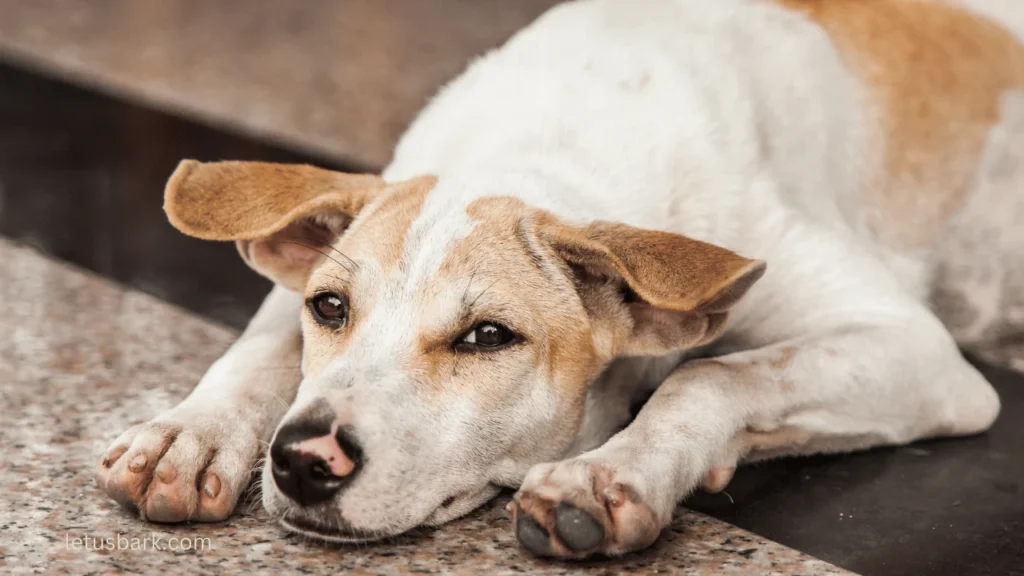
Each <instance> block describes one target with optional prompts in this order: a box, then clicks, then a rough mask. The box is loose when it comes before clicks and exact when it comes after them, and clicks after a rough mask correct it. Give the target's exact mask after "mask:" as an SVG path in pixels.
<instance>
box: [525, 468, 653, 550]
mask: <svg viewBox="0 0 1024 576" xmlns="http://www.w3.org/2000/svg"><path fill="white" fill-rule="evenodd" d="M509 507H510V509H511V511H512V516H513V523H514V524H515V527H516V537H517V538H518V539H519V542H520V544H522V546H523V548H525V549H526V550H528V551H530V552H532V553H534V554H537V555H539V556H554V557H558V558H584V557H587V556H591V555H594V554H604V555H607V556H615V555H620V554H625V553H626V552H630V551H632V550H640V549H642V548H646V547H648V546H650V545H651V544H652V543H654V541H655V540H657V538H658V535H659V534H660V533H661V528H662V526H661V523H660V522H659V521H658V519H657V515H656V514H655V513H654V511H653V510H652V508H651V507H650V506H649V505H648V504H647V503H646V502H645V501H644V498H643V496H642V495H641V494H640V493H639V492H638V490H637V482H636V481H635V479H633V478H631V477H630V473H629V472H627V471H625V470H622V469H619V468H617V467H615V466H614V465H611V464H609V463H607V462H601V461H593V460H586V459H583V458H574V459H571V460H565V461H562V462H556V463H553V464H540V465H538V466H534V467H533V468H532V469H531V470H530V472H529V473H528V474H527V475H526V479H525V480H524V481H523V485H522V487H521V488H520V489H519V492H518V493H516V495H515V498H514V499H513V501H512V502H510V503H509Z"/></svg>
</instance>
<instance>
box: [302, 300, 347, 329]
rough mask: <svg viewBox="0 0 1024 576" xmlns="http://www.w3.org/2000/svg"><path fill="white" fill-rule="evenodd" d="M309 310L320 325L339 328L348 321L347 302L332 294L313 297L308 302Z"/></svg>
mask: <svg viewBox="0 0 1024 576" xmlns="http://www.w3.org/2000/svg"><path fill="white" fill-rule="evenodd" d="M309 308H310V310H312V311H313V316H314V317H315V318H316V319H317V321H318V322H320V323H321V324H330V325H332V326H340V325H342V324H344V323H345V320H346V319H348V300H347V299H346V298H345V297H344V296H341V295H339V294H334V293H333V292H324V293H323V294H317V295H316V296H313V298H311V299H310V301H309Z"/></svg>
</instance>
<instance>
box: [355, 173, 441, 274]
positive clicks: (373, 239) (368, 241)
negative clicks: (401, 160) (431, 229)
mask: <svg viewBox="0 0 1024 576" xmlns="http://www.w3.org/2000/svg"><path fill="white" fill-rule="evenodd" d="M434 183H435V182H434V181H433V180H428V179H424V180H423V181H422V182H418V183H417V184H416V185H414V186H406V187H402V188H398V189H396V190H394V191H392V192H391V193H390V194H388V195H387V197H386V198H384V200H382V201H381V202H380V203H379V204H377V205H374V206H373V207H372V208H370V209H369V210H372V211H370V212H369V213H368V214H366V215H365V216H364V220H363V221H362V222H361V223H360V226H359V231H358V238H353V239H352V240H353V241H357V242H356V243H357V244H358V246H355V245H353V242H348V245H349V247H350V248H349V247H347V248H346V249H351V250H352V251H353V252H354V253H359V254H364V255H366V256H367V257H371V258H374V259H375V260H376V261H377V262H378V263H379V264H380V265H381V266H382V267H383V268H385V269H387V268H394V267H396V266H399V265H400V264H401V263H402V256H403V254H404V253H405V240H406V237H407V236H408V235H409V229H410V228H411V227H412V223H413V222H414V221H415V220H416V218H418V217H419V215H420V213H421V212H422V210H423V203H424V202H426V200H427V195H428V194H429V193H430V191H431V190H432V189H433V187H434Z"/></svg>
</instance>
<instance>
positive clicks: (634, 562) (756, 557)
mask: <svg viewBox="0 0 1024 576" xmlns="http://www.w3.org/2000/svg"><path fill="white" fill-rule="evenodd" d="M234 336H235V333H234V332H233V331H231V330H229V329H226V328H224V327H221V326H217V325H215V324H212V323H210V322H208V321H206V320H203V319H200V318H198V317H196V316H193V315H191V314H189V313H186V312H184V311H182V310H180V309H177V308H174V307H172V306H170V305H168V304H166V303H163V302H161V301H159V300H156V299H154V298H152V297H149V296H145V295H142V294H139V293H136V292H132V291H127V290H124V289H122V288H120V287H118V286H116V285H114V284H111V283H110V282H108V281H106V280H104V279H101V278H99V277H95V276H92V275H89V274H86V273H83V272H81V271H79V270H77V269H73V268H71V267H70V266H68V265H65V264H61V263H58V262H54V261H52V260H49V259H48V258H46V257H44V256H41V255H40V254H38V253H36V252H34V251H32V250H29V249H27V248H23V247H20V246H17V245H15V244H13V243H11V242H9V241H6V240H3V239H0V422H3V425H2V426H0V446H3V464H2V466H3V468H2V470H3V471H2V473H0V573H6V574H27V573H33V572H39V573H73V574H83V573H114V572H118V571H126V572H133V573H157V572H159V573H162V574H167V575H171V574H195V573H219V572H224V573H238V572H242V571H245V572H253V573H256V572H289V571H304V572H323V573H351V574H408V573H445V574H512V573H531V574H576V573H592V574H609V573H618V572H625V571H628V572H631V573H636V574H654V573H678V574H783V575H790V574H849V573H848V572H845V571H843V570H840V569H838V568H835V567H833V566H831V565H829V564H827V563H825V562H822V561H820V560H817V559H814V558H811V557H809V556H806V555H804V554H801V553H799V552H797V551H794V550H791V549H789V548H786V547H784V546H782V545H779V544H777V543H774V542H771V541H767V540H765V539H763V538H760V537H758V536H756V535H753V534H750V533H748V532H745V531H743V530H740V529H738V528H735V527H733V526H731V525H729V524H724V523H722V522H719V521H717V520H713V519H711V518H709V517H706V516H703V515H701V514H697V513H694V512H689V511H685V510H682V511H680V514H679V515H678V517H677V519H676V521H675V522H674V523H673V524H672V526H671V527H670V528H669V529H667V530H666V531H665V533H664V534H663V535H662V537H661V539H660V540H659V541H658V542H657V543H656V544H655V546H654V547H653V548H651V549H650V550H648V551H646V552H644V553H641V554H635V555H632V556H629V557H627V558H624V559H619V560H606V561H599V562H593V563H589V564H579V563H551V562H545V561H540V560H536V559H533V558H530V557H528V556H526V555H525V554H524V553H522V552H521V551H520V550H519V548H518V545H517V544H516V540H515V537H514V535H513V532H512V529H511V527H510V524H509V520H508V519H507V518H506V517H505V514H504V510H503V505H504V501H505V498H499V499H498V500H497V501H496V502H494V503H492V504H491V505H488V506H486V507H484V509H482V510H479V511H477V512H475V513H473V514H471V515H470V516H469V517H467V518H464V519H461V520H458V521H456V522H453V523H451V524H448V525H446V526H444V527H442V528H440V529H436V530H422V531H419V532H416V533H414V534H410V535H406V536H402V537H400V538H397V539H395V540H394V541H392V542H388V543H383V544H375V545H361V546H348V547H343V546H329V545H324V544H319V543H316V542H310V541H305V540H303V539H301V538H299V537H296V536H291V535H288V534H286V533H285V532H283V531H282V530H281V529H280V528H279V527H277V526H275V525H273V524H272V523H270V522H269V521H268V520H267V519H266V518H265V517H264V515H263V513H262V511H261V510H260V508H259V505H258V503H256V502H250V503H248V504H246V505H245V506H244V510H243V511H242V512H241V513H240V514H237V515H236V516H235V517H233V518H232V519H231V520H230V521H228V522H226V523H223V524H218V525H196V524H191V525H180V526H160V525H152V524H145V523H143V522H141V521H140V520H138V519H137V518H136V517H135V516H134V515H133V514H132V513H130V512H128V511H126V510H124V509H122V508H120V507H119V506H117V505H116V504H115V503H114V502H113V501H111V500H109V499H107V498H106V497H105V496H104V495H103V494H101V493H100V492H99V490H98V489H96V488H95V486H94V484H93V480H92V469H93V466H94V465H95V462H96V459H97V458H98V456H99V454H100V452H101V450H102V449H103V448H105V447H106V446H107V444H108V443H109V442H110V441H111V440H112V439H113V438H114V437H115V436H116V435H117V434H118V433H119V432H120V431H121V430H122V429H124V428H125V427H127V426H129V425H131V424H134V423H137V422H141V421H144V420H147V419H149V418H151V417H152V416H154V415H156V414H157V413H158V412H160V411H161V410H163V409H165V408H168V407H170V406H172V405H173V404H174V403H176V402H177V401H179V400H180V399H181V398H183V397H184V396H185V394H186V393H187V392H188V391H189V389H190V388H191V387H192V385H193V383H194V382H195V381H196V380H197V378H198V377H199V376H200V375H201V374H202V372H203V371H204V370H205V369H206V367H207V366H208V365H209V364H210V363H211V362H212V361H213V360H214V359H215V358H216V357H217V356H218V355H219V354H220V353H221V352H223V351H224V350H225V349H226V348H227V346H228V345H229V343H230V342H231V340H232V339H233V338H234ZM86 537H88V538H89V542H88V543H87V542H86V541H85V540H84V539H85V538H86ZM119 537H120V539H121V540H120V542H121V543H120V544H118V538H119ZM76 538H78V539H81V540H79V541H78V542H76V540H75V539H76ZM146 538H149V540H148V541H147V542H143V539H146ZM172 538H178V539H188V540H187V541H186V540H178V541H175V542H174V543H173V544H174V545H176V547H177V548H181V547H182V546H184V545H185V543H186V542H191V544H192V546H194V547H195V546H201V547H203V548H204V549H202V550H189V551H183V550H180V549H171V548H172V540H171V539H172ZM107 539H112V541H111V542H110V546H108V542H107ZM132 539H138V540H137V541H136V543H135V547H136V548H137V549H131V547H132V545H133V542H132ZM202 539H208V540H202ZM154 542H155V544H154ZM118 546H121V547H127V548H128V549H117V547H118ZM142 546H145V549H138V548H140V547H142ZM86 547H88V548H89V549H85V548H86ZM97 548H105V549H103V550H97ZM108 548H114V549H108Z"/></svg>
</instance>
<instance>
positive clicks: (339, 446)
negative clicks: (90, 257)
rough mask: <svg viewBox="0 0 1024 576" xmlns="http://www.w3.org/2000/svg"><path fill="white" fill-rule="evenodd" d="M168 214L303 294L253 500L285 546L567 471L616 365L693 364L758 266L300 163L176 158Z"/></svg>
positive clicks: (441, 516)
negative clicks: (543, 468) (686, 358)
mask: <svg viewBox="0 0 1024 576" xmlns="http://www.w3.org/2000/svg"><path fill="white" fill-rule="evenodd" d="M165 208H166V210H167V212H168V215H169V217H170V219H171V222H172V223H173V224H174V225H175V226H176V227H177V228H179V229H180V230H182V231H183V232H185V233H187V234H189V235H192V236H196V237H199V238H205V239H210V240H234V241H236V242H237V244H238V248H239V250H240V252H241V254H242V256H243V258H244V259H245V260H246V262H248V263H249V265H250V266H252V267H253V268H254V269H255V270H257V271H258V272H260V273H262V274H264V275H266V276H268V277H269V278H271V279H272V280H274V281H275V282H277V283H278V284H280V285H283V286H285V287H287V288H289V289H292V290H295V291H299V292H301V293H303V294H304V295H305V298H306V306H305V309H304V310H303V313H302V314H303V318H302V326H303V347H304V351H303V375H304V380H303V382H302V385H301V387H300V389H299V393H298V397H297V398H296V401H295V403H294V405H293V406H292V407H291V409H290V410H289V412H288V414H287V415H286V416H285V418H284V420H283V422H282V424H281V426H280V427H279V428H278V430H277V433H276V435H275V439H274V441H273V442H272V445H271V449H270V454H269V458H268V459H267V464H266V467H265V469H264V474H263V476H264V482H263V490H264V496H263V499H264V503H265V504H266V506H267V508H268V509H269V510H270V511H271V512H272V513H275V514H277V515H278V516H281V517H283V518H284V520H283V522H284V523H285V524H286V525H287V526H289V527H290V528H292V529H294V530H298V531H300V532H304V533H307V534H311V535H315V536H318V537H322V538H328V539H338V540H346V539H356V540H358V539H370V538H375V537H382V536H387V535H392V534H397V533H399V532H402V531H405V530H407V529H409V528H412V527H414V526H417V525H420V524H437V523H440V522H444V521H447V520H450V519H452V518H454V517H457V516H459V515H461V514H464V513H465V512H467V511H469V510H471V509H473V508H475V507H476V506H478V505H480V504H482V503H483V502H485V501H486V500H488V499H490V498H491V497H492V496H493V495H494V494H495V493H496V492H497V490H498V489H497V487H496V486H498V485H515V484H516V483H517V482H518V481H519V480H520V479H521V478H522V477H523V475H524V474H525V472H526V470H527V469H528V468H529V467H530V466H531V465H533V464H536V463H538V462H544V461H550V460H553V459H557V458H559V457H560V456H561V455H563V454H564V453H565V451H566V450H567V448H568V447H569V446H570V445H571V444H572V443H573V441H574V439H575V438H576V437H577V434H578V433H579V430H580V424H581V421H582V419H583V416H584V410H585V402H584V400H585V397H586V394H587V390H588V386H589V385H590V384H591V383H592V382H593V381H594V380H595V379H597V377H598V376H599V375H600V373H601V372H602V370H603V369H604V368H605V367H606V366H607V365H608V363H609V362H610V361H611V360H613V359H615V358H616V357H621V356H644V355H663V354H666V353H670V352H673V351H678V350H682V349H686V348H692V347H694V346H698V345H701V344H703V343H706V342H708V341H709V340H711V339H713V338H714V337H715V336H716V335H717V334H719V333H720V332H721V330H722V328H723V326H724V322H725V318H726V315H727V312H728V309H729V307H730V306H731V305H732V304H733V303H735V302H736V301H737V300H738V299H739V298H740V297H741V296H742V295H743V294H744V293H745V292H746V291H747V289H748V288H749V287H750V286H751V285H752V284H753V283H754V282H755V281H756V280H757V279H758V278H759V277H760V276H761V274H762V272H763V271H764V264H763V263H762V262H759V261H754V260H749V259H746V258H743V257H741V256H738V255H736V254H734V253H732V252H730V251H728V250H725V249H722V248H719V247H716V246H713V245H710V244H706V243H703V242H698V241H696V240H693V239H690V238H687V237H684V236H680V235H676V234H669V233H665V232H657V231H651V230H642V229H638V228H633V227H630V226H626V225H622V224H614V223H607V222H593V223H589V224H586V225H573V224H570V223H567V222H564V221H562V220H560V219H559V218H557V217H555V216H554V215H552V214H551V213H549V212H545V211H543V210H540V209H536V208H533V207H531V206H529V205H527V204H526V203H524V202H522V201H520V200H517V199H515V198H512V197H507V196H479V195H475V197H474V195H473V194H466V193H462V192H458V191H453V190H447V189H445V183H444V182H441V183H438V181H437V180H436V179H435V178H433V177H422V178H417V179H413V180H409V181H405V182H400V183H385V182H384V181H383V180H381V179H380V178H378V177H375V176H356V175H347V174H341V173H335V172H330V171H326V170H321V169H318V168H313V167H309V166H293V165H275V164H262V163H254V162H221V163H213V164H200V163H198V162H193V161H186V162H183V163H182V164H181V166H179V168H178V170H177V171H176V172H175V174H174V175H173V176H172V177H171V180H170V182H169V183H168V188H167V197H166V205H165Z"/></svg>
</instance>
